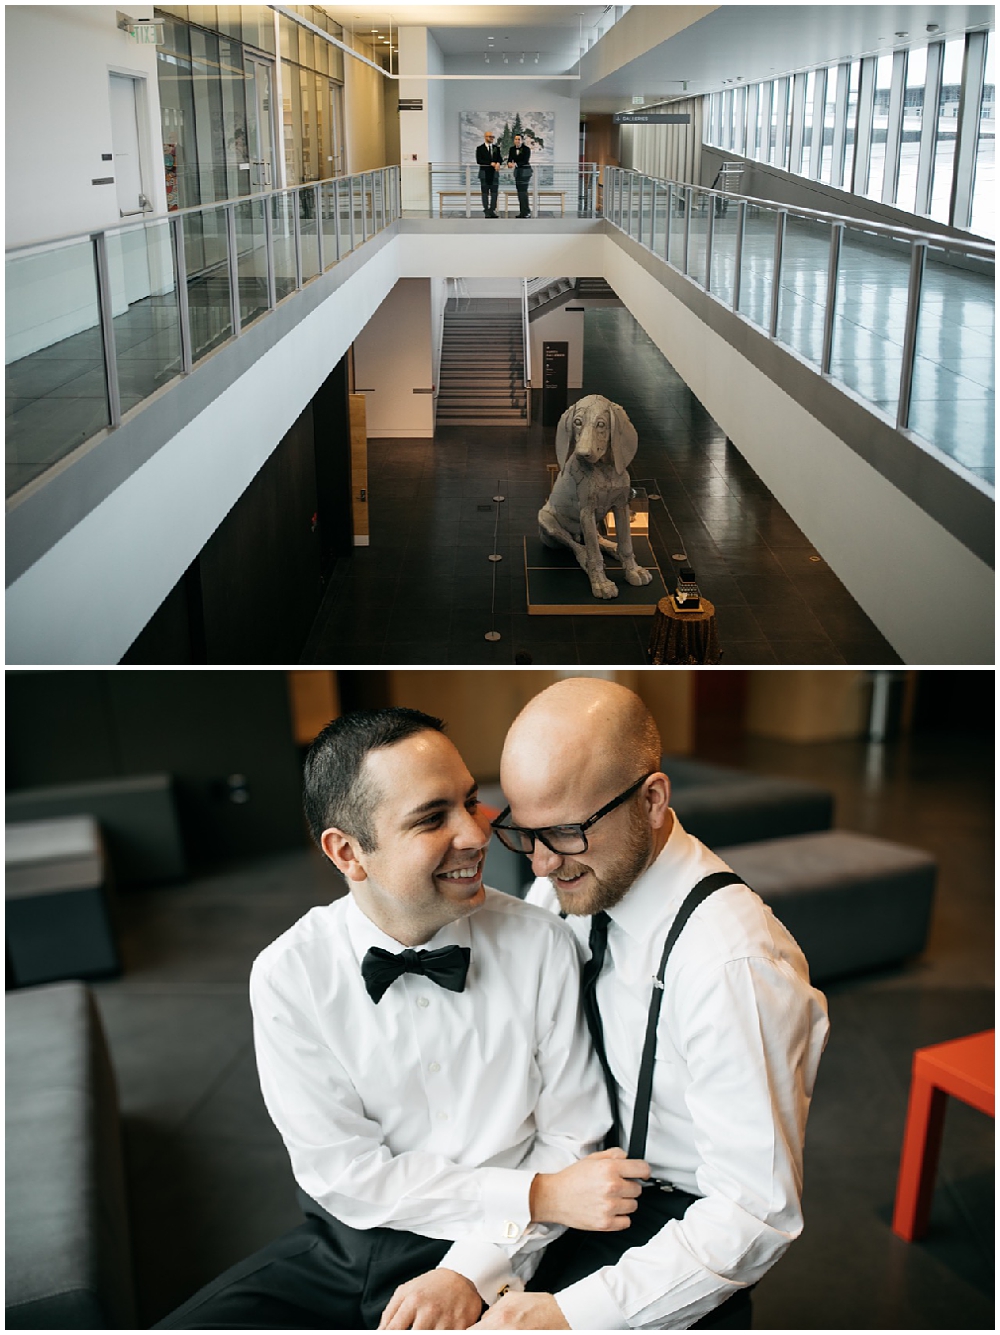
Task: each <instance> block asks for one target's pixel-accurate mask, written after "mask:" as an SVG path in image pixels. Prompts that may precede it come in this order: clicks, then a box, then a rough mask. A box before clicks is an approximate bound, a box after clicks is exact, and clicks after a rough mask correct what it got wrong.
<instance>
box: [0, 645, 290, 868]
mask: <svg viewBox="0 0 1000 1335" xmlns="http://www.w3.org/2000/svg"><path fill="white" fill-rule="evenodd" d="M7 751H8V786H9V787H10V788H25V787H38V786H42V785H45V784H60V783H69V782H80V781H84V780H87V779H102V778H109V777H113V776H117V775H129V774H148V773H154V772H166V773H169V774H172V775H173V776H174V778H175V780H176V784H177V793H178V801H179V805H180V814H181V821H182V826H183V829H184V835H185V841H186V843H187V845H188V848H189V853H190V855H191V856H192V858H194V859H195V860H196V861H208V860H213V859H215V858H218V857H234V856H242V855H251V854H258V853H267V852H273V851H277V850H279V849H283V848H290V847H294V846H296V845H299V844H301V843H304V842H305V841H306V838H307V836H306V832H305V827H304V824H303V820H302V815H301V803H300V784H301V777H300V774H301V771H300V761H299V756H298V751H297V748H296V746H295V741H294V738H293V734H292V724H291V715H290V711H289V700H288V683H287V678H286V675H285V673H284V672H278V671H264V672H260V671H256V672H255V671H244V672H236V671H233V672H198V671H188V672H166V671H165V672H37V673H32V672H23V673H8V674H7ZM239 779H242V782H239V781H238V780H239ZM234 799H235V800H234Z"/></svg>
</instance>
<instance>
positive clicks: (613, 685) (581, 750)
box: [500, 677, 660, 819]
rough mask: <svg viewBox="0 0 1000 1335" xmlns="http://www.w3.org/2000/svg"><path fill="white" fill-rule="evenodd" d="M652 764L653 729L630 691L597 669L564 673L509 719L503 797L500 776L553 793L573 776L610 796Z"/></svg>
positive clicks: (655, 763) (656, 744) (655, 750)
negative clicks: (592, 673) (588, 673)
mask: <svg viewBox="0 0 1000 1335" xmlns="http://www.w3.org/2000/svg"><path fill="white" fill-rule="evenodd" d="M659 766H660V734H659V732H658V731H657V727H656V724H655V722H654V721H653V716H652V715H651V714H650V712H649V710H648V709H647V708H646V706H645V705H644V704H643V702H642V701H641V700H640V699H639V697H638V696H637V695H636V694H635V692H634V691H630V690H628V689H627V688H626V687H625V686H619V685H618V683H617V682H612V681H604V680H603V679H602V678H599V677H569V678H567V679H566V680H565V681H560V682H556V684H555V685H554V686H550V687H548V689H547V690H544V691H542V692H541V694H540V695H536V696H535V697H534V699H533V700H531V701H530V702H529V703H528V704H527V705H525V707H524V709H522V711H521V713H520V714H518V716H517V718H516V719H515V720H514V723H513V725H512V726H511V729H510V732H509V733H508V734H507V741H506V743H505V745H504V750H503V758H502V760H501V763H500V782H501V784H502V786H503V789H504V792H505V793H507V795H508V797H509V796H510V791H509V789H508V787H507V782H508V780H509V781H510V782H511V783H512V784H513V785H514V786H516V787H521V786H522V783H523V782H525V781H530V783H531V786H532V787H533V788H537V789H539V790H547V791H548V793H549V794H550V795H551V797H552V799H553V801H557V800H559V799H560V798H561V797H562V796H563V795H564V794H565V793H566V792H567V790H568V788H569V787H570V786H572V787H573V788H574V789H575V788H578V787H579V786H581V781H582V785H583V786H585V787H588V788H589V787H591V786H592V785H593V787H594V790H595V791H596V790H597V789H600V788H608V789H609V790H610V794H611V795H612V796H613V795H614V793H615V792H616V791H617V790H618V788H621V787H624V786H625V785H626V784H628V783H630V782H632V781H633V780H634V779H636V778H637V777H638V776H639V775H640V774H643V773H647V772H648V771H650V770H656V769H659ZM616 785H617V787H616ZM583 815H584V816H586V815H589V812H584V813H583ZM563 818H564V819H567V818H568V817H566V816H564V817H563Z"/></svg>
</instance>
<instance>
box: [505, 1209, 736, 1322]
mask: <svg viewBox="0 0 1000 1335" xmlns="http://www.w3.org/2000/svg"><path fill="white" fill-rule="evenodd" d="M697 1199H698V1198H697V1197H696V1196H692V1195H690V1194H689V1193H688V1192H686V1191H657V1190H655V1189H653V1188H651V1189H650V1190H649V1191H644V1192H643V1193H642V1195H641V1196H640V1197H639V1208H638V1210H636V1212H635V1214H634V1215H633V1216H632V1222H631V1224H630V1225H629V1227H628V1228H626V1229H623V1230H622V1232H620V1233H583V1232H580V1231H578V1230H577V1229H572V1228H571V1229H567V1231H566V1232H565V1233H564V1234H563V1235H562V1236H561V1237H559V1238H557V1239H556V1240H555V1242H554V1243H552V1245H551V1246H550V1247H549V1248H548V1249H547V1251H546V1253H545V1255H544V1256H543V1257H542V1260H541V1264H540V1265H539V1267H538V1269H537V1270H536V1271H535V1275H534V1278H533V1279H532V1280H531V1281H530V1282H529V1283H528V1286H527V1287H528V1288H529V1289H531V1290H533V1291H534V1292H536V1293H554V1292H557V1291H558V1290H559V1289H565V1288H567V1287H568V1286H569V1285H570V1284H575V1283H576V1281H577V1280H578V1279H583V1278H584V1277H585V1276H586V1275H592V1274H593V1273H594V1271H595V1270H600V1269H601V1268H602V1267H603V1266H606V1265H614V1264H615V1263H616V1262H617V1261H619V1260H620V1259H621V1258H622V1256H624V1254H625V1253H626V1252H627V1251H628V1250H629V1248H630V1247H642V1246H643V1245H644V1244H645V1243H647V1242H649V1240H650V1239H651V1238H653V1237H654V1236H655V1235H656V1234H657V1233H659V1231H660V1229H661V1228H662V1227H663V1226H664V1224H666V1223H667V1222H668V1220H671V1219H680V1217H681V1216H682V1215H683V1214H684V1212H685V1211H686V1210H687V1208H688V1206H689V1205H691V1203H692V1202H693V1201H695V1200H697ZM752 1287H753V1286H752V1285H751V1286H749V1287H747V1288H745V1289H740V1290H739V1291H738V1292H737V1293H734V1294H733V1295H732V1297H731V1298H727V1299H726V1301H725V1302H724V1303H720V1304H719V1306H718V1307H716V1308H715V1310H714V1311H712V1312H709V1313H708V1315H707V1316H703V1317H702V1318H701V1320H699V1321H695V1322H694V1324H693V1326H692V1329H698V1330H749V1328H750V1290H751V1288H752Z"/></svg>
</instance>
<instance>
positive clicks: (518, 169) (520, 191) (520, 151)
mask: <svg viewBox="0 0 1000 1335" xmlns="http://www.w3.org/2000/svg"><path fill="white" fill-rule="evenodd" d="M530 162H531V149H530V148H529V147H528V145H527V144H526V143H525V142H524V140H523V139H522V138H521V136H520V135H519V134H516V135H515V136H514V142H513V144H512V145H511V147H510V150H509V152H508V153H507V166H508V167H511V166H512V167H513V168H514V189H515V190H516V191H517V204H518V208H519V210H520V212H519V213H518V215H517V216H518V217H519V218H530V217H531V209H530V208H529V207H528V187H529V185H530V184H531V167H530V166H529V165H528V164H529V163H530Z"/></svg>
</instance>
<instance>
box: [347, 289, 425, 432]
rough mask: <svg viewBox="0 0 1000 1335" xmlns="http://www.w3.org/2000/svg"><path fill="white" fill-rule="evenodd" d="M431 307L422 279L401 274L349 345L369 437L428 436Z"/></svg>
mask: <svg viewBox="0 0 1000 1335" xmlns="http://www.w3.org/2000/svg"><path fill="white" fill-rule="evenodd" d="M432 334H433V310H432V306H431V285H430V280H429V279H427V278H401V279H400V280H399V282H398V283H397V284H396V286H395V287H394V288H393V289H392V291H391V292H390V293H389V295H388V296H387V297H386V299H385V301H383V302H382V305H381V306H380V307H379V308H378V310H377V311H376V312H375V314H374V315H373V316H372V318H371V319H370V320H369V321H368V324H367V325H365V327H364V329H363V330H362V331H361V333H360V334H359V335H358V337H357V339H356V341H355V344H354V384H355V388H356V390H357V391H359V392H360V391H362V390H364V391H367V392H366V393H365V425H366V429H367V432H368V437H369V439H377V438H379V437H383V436H416V437H430V436H433V435H434V397H433V395H431V394H424V393H416V392H415V391H417V390H426V389H430V388H431V386H432V385H433V384H434V383H435V382H434V367H433V353H432Z"/></svg>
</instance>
